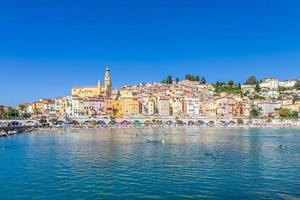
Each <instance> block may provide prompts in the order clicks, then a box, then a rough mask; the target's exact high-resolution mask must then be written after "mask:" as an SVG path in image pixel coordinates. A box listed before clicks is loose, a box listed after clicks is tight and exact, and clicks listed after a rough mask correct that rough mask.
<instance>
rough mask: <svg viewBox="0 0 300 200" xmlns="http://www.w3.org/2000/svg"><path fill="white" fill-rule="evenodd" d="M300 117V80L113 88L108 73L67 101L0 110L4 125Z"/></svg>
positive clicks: (192, 79) (190, 80) (190, 78)
mask: <svg viewBox="0 0 300 200" xmlns="http://www.w3.org/2000/svg"><path fill="white" fill-rule="evenodd" d="M95 82H96V81H95ZM299 111H300V80H299V79H295V80H286V81H281V80H278V79H276V78H274V77H269V78H266V79H265V80H257V79H256V77H255V76H250V77H249V78H248V79H247V80H245V82H244V83H242V84H239V83H236V82H234V81H228V82H216V83H214V84H208V83H207V82H206V80H205V78H204V77H199V76H194V75H189V74H188V75H185V78H184V80H180V79H179V78H174V77H172V76H168V77H166V79H165V80H163V81H161V82H157V83H141V84H138V85H124V86H123V87H121V88H113V87H112V79H111V71H110V69H109V68H108V67H106V69H105V74H104V83H103V82H101V81H100V80H99V81H98V83H97V84H95V86H83V87H73V88H72V89H71V91H70V95H68V96H62V97H57V98H55V99H40V100H37V101H36V102H32V103H22V104H20V105H18V106H17V107H16V108H11V107H7V106H0V119H35V120H41V119H43V120H45V121H48V122H49V121H52V122H54V121H60V120H65V121H66V120H67V121H70V120H71V121H75V120H77V121H84V120H88V119H106V121H109V120H110V121H112V120H114V121H121V120H123V121H124V120H126V121H127V122H132V121H133V120H139V121H143V122H145V121H153V120H162V121H167V120H173V121H180V120H182V121H185V122H189V123H197V121H199V120H202V121H204V120H219V121H221V120H223V121H232V122H237V123H244V122H245V121H247V120H248V119H260V120H265V121H269V122H271V121H276V119H280V120H281V121H282V119H285V120H294V121H297V119H299Z"/></svg>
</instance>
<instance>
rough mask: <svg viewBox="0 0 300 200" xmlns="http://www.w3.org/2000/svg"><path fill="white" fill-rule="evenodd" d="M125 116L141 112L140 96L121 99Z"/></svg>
mask: <svg viewBox="0 0 300 200" xmlns="http://www.w3.org/2000/svg"><path fill="white" fill-rule="evenodd" d="M120 103H121V107H122V113H123V116H136V115H138V114H140V113H141V106H140V100H139V97H131V98H130V97H128V98H122V99H120Z"/></svg>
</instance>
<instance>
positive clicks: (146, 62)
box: [0, 0, 300, 105]
mask: <svg viewBox="0 0 300 200" xmlns="http://www.w3.org/2000/svg"><path fill="white" fill-rule="evenodd" d="M299 9H300V2H299V1H296V0H294V1H289V0H285V1H282V0H227V1H221V0H182V1H178V0H144V1H143V0H109V1H101V0H99V1H96V0H95V1H88V0H80V1H79V0H48V1H46V0H35V1H33V0H27V1H23V0H20V1H15V0H9V1H7V0H0V27H1V29H0V30H1V31H0V70H1V71H0V73H1V79H0V104H6V105H16V104H17V103H21V102H31V101H34V100H37V99H39V98H43V97H46V98H47V97H48V98H53V97H56V96H62V95H67V94H69V93H70V89H71V87H72V86H83V85H93V84H96V83H97V80H98V79H101V80H102V79H103V75H104V68H105V66H106V65H109V66H110V68H111V70H112V81H113V85H114V86H115V87H118V86H121V85H123V84H134V83H139V82H149V81H160V80H162V79H163V78H164V77H165V76H167V75H169V74H171V75H173V76H179V77H181V78H183V77H184V74H187V73H190V74H197V75H200V76H205V77H206V79H207V80H208V81H209V82H215V81H217V80H220V81H227V80H230V79H233V80H236V81H239V82H243V81H244V80H245V79H246V78H247V77H248V76H249V75H256V76H257V77H258V78H260V79H263V78H265V77H266V76H276V77H278V78H279V79H294V78H298V77H300V73H299V72H300V12H299Z"/></svg>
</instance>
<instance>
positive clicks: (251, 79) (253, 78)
mask: <svg viewBox="0 0 300 200" xmlns="http://www.w3.org/2000/svg"><path fill="white" fill-rule="evenodd" d="M256 84H257V79H256V76H250V77H249V78H248V79H247V80H246V82H245V85H256Z"/></svg>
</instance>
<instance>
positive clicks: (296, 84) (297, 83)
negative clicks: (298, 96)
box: [293, 80, 300, 90]
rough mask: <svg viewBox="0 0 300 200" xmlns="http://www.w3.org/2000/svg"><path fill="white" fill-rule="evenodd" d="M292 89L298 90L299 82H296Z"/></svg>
mask: <svg viewBox="0 0 300 200" xmlns="http://www.w3.org/2000/svg"><path fill="white" fill-rule="evenodd" d="M293 88H294V89H296V90H300V80H297V82H296V83H295V85H294V87H293Z"/></svg>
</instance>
